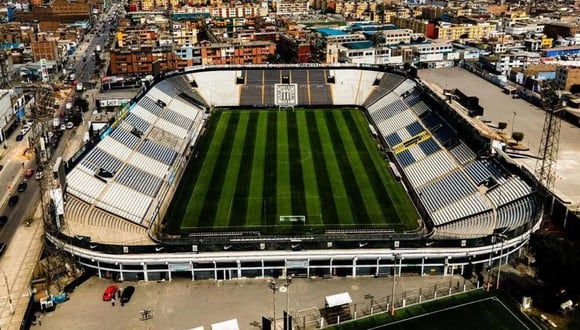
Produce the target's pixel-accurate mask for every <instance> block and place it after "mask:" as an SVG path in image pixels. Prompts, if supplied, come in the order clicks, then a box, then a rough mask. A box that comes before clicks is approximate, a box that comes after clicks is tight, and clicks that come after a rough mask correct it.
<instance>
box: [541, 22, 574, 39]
mask: <svg viewBox="0 0 580 330" xmlns="http://www.w3.org/2000/svg"><path fill="white" fill-rule="evenodd" d="M544 33H545V34H546V35H548V37H550V38H554V39H557V38H558V37H563V38H565V37H574V36H575V35H577V34H580V25H578V24H576V23H563V22H549V23H546V24H545V25H544Z"/></svg>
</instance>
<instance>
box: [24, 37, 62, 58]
mask: <svg viewBox="0 0 580 330" xmlns="http://www.w3.org/2000/svg"><path fill="white" fill-rule="evenodd" d="M57 46H58V42H57V40H56V39H53V40H41V41H33V42H31V43H30V47H31V50H32V60H33V61H35V62H37V61H40V60H41V59H45V60H47V61H57V60H58V59H59V52H58V47H57Z"/></svg>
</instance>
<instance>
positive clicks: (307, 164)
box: [296, 111, 336, 225]
mask: <svg viewBox="0 0 580 330" xmlns="http://www.w3.org/2000/svg"><path fill="white" fill-rule="evenodd" d="M306 113H308V112H306V111H297V112H296V125H297V128H298V141H299V142H300V158H301V161H302V175H303V180H304V194H305V198H306V210H307V212H306V213H305V214H304V215H307V218H306V221H307V222H306V224H307V225H321V224H322V217H321V216H322V210H321V205H320V203H321V200H320V196H319V195H318V185H317V184H318V180H326V184H325V185H326V186H328V189H330V184H329V183H328V174H327V173H326V170H324V166H325V165H324V163H322V164H320V165H321V166H320V167H321V168H322V172H323V173H322V175H324V176H325V178H318V175H317V170H316V165H315V159H316V157H315V156H314V152H313V150H312V149H313V147H312V144H311V142H310V137H309V135H308V133H309V130H308V122H307V120H306ZM318 142H319V143H318V145H320V139H318ZM319 150H320V147H319ZM321 156H322V153H321V152H320V151H319V152H318V158H322V162H324V157H321ZM329 200H330V202H331V205H329V206H328V207H332V209H333V210H334V211H335V212H336V210H335V209H334V201H333V200H332V199H329ZM333 219H336V215H334V217H333Z"/></svg>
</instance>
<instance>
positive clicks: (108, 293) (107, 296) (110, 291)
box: [103, 285, 119, 301]
mask: <svg viewBox="0 0 580 330" xmlns="http://www.w3.org/2000/svg"><path fill="white" fill-rule="evenodd" d="M117 291H119V287H118V286H116V285H109V286H108V287H107V289H105V293H103V300H104V301H109V300H111V299H112V298H115V295H116V294H117Z"/></svg>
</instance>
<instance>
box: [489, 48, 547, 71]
mask: <svg viewBox="0 0 580 330" xmlns="http://www.w3.org/2000/svg"><path fill="white" fill-rule="evenodd" d="M480 61H481V63H482V64H483V65H484V66H485V67H487V68H488V69H491V70H492V71H495V72H497V73H498V74H502V75H508V74H509V72H510V71H511V70H512V69H515V68H521V69H523V70H526V69H527V68H528V66H529V65H533V64H538V63H540V54H538V53H533V52H513V53H508V54H498V55H492V56H485V57H482V58H481V59H480Z"/></svg>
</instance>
